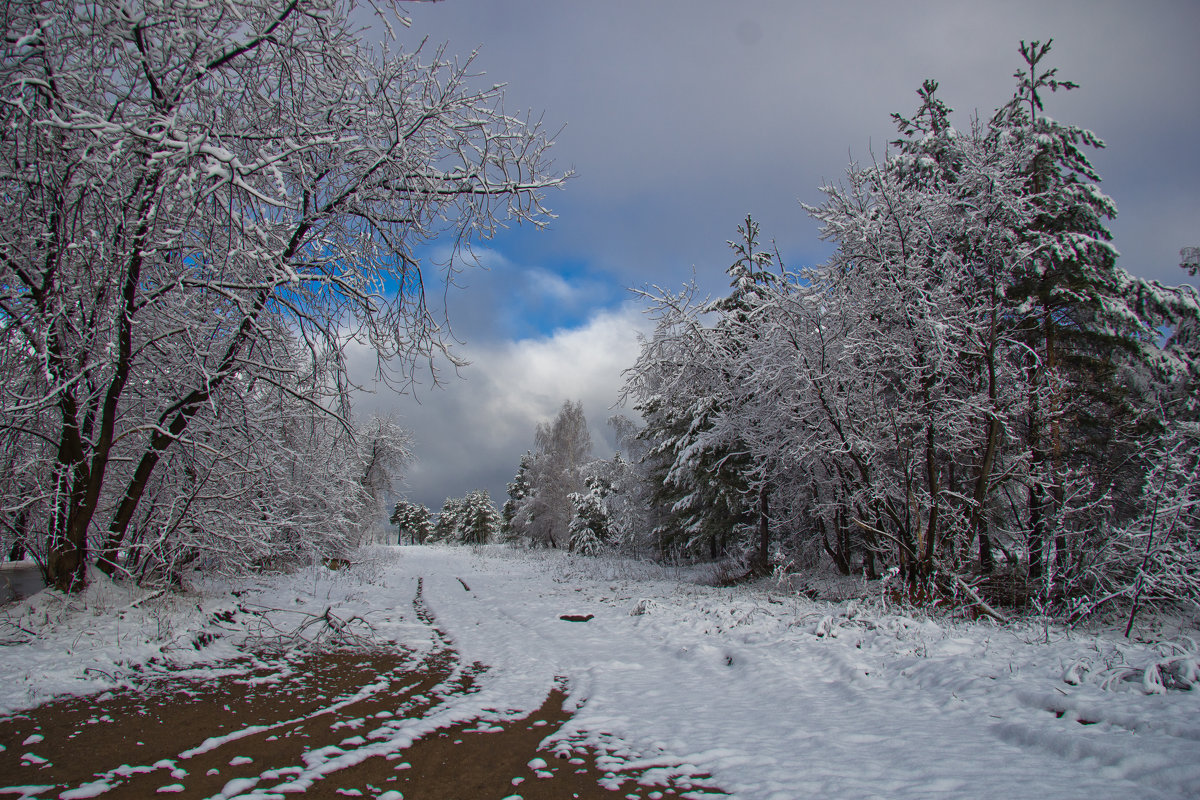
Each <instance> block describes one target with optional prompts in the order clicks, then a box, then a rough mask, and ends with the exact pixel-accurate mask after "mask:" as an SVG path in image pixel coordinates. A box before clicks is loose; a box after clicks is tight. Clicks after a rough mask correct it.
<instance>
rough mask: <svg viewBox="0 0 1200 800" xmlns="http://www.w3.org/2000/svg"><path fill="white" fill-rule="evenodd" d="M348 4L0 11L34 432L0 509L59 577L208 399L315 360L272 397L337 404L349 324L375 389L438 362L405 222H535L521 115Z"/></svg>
mask: <svg viewBox="0 0 1200 800" xmlns="http://www.w3.org/2000/svg"><path fill="white" fill-rule="evenodd" d="M352 9H353V4H352V3H350V2H346V1H344V0H295V1H294V2H287V3H276V2H270V0H228V1H227V2H222V3H216V4H213V3H191V2H182V1H179V2H176V0H167V2H154V3H150V2H141V1H140V0H135V1H134V2H130V3H84V4H63V3H57V2H49V1H48V0H47V1H44V2H43V1H39V0H28V1H25V2H15V3H9V4H6V5H5V6H4V7H3V11H0V24H3V27H4V34H5V35H4V42H5V44H4V45H3V47H4V58H3V63H2V66H0V86H2V88H0V93H2V95H0V98H2V102H0V165H2V166H0V182H3V184H4V186H5V187H6V188H5V191H4V192H3V193H2V196H0V239H2V240H3V241H4V243H5V253H4V258H3V259H0V287H2V288H0V325H2V326H3V328H4V330H5V331H6V337H5V339H6V342H5V344H4V346H5V348H6V350H7V351H8V352H7V353H6V356H5V358H4V359H0V364H2V365H3V366H4V367H5V368H7V369H10V370H18V371H17V372H10V373H8V374H6V375H5V380H4V381H3V383H4V384H5V388H4V391H3V393H2V394H0V416H2V417H3V423H4V426H5V427H6V428H8V429H11V430H19V431H23V432H25V435H28V436H33V435H36V436H38V437H40V438H41V440H42V441H45V442H48V443H49V446H50V448H51V450H52V455H51V458H52V461H51V465H50V466H49V468H48V469H47V470H46V472H47V474H46V475H44V476H39V479H38V480H39V485H38V486H37V487H36V489H35V491H36V492H37V499H36V501H33V502H31V501H30V500H29V499H28V498H27V499H24V500H22V499H20V498H19V497H17V496H13V495H9V496H6V498H5V500H4V506H5V509H4V513H5V516H6V518H7V517H13V518H14V519H17V518H19V517H20V514H21V513H22V511H25V512H27V513H28V514H36V515H37V516H38V518H36V519H33V520H30V522H31V525H32V529H34V530H40V531H48V532H49V538H48V544H47V546H46V548H45V550H46V558H47V561H46V566H47V569H48V572H49V576H50V578H51V580H52V581H53V582H54V583H55V584H56V585H58V586H59V587H61V588H64V589H65V588H77V587H78V586H79V585H81V584H82V582H83V579H84V574H85V563H86V561H87V559H88V553H89V549H90V545H89V537H99V539H101V540H103V542H104V543H103V544H102V545H100V547H101V549H104V550H106V551H116V550H119V549H120V548H121V547H123V546H124V545H125V544H126V543H127V541H128V537H129V536H130V531H131V526H132V525H134V524H135V520H137V519H139V516H140V515H143V514H144V513H145V511H146V509H145V508H144V507H143V503H144V502H147V501H148V494H147V493H148V491H149V490H150V488H151V486H152V485H153V484H154V483H155V482H156V481H158V480H160V475H159V473H160V472H162V471H164V470H165V469H166V468H167V464H168V463H169V462H170V461H171V459H172V458H173V457H174V451H175V450H176V449H178V448H179V447H180V446H181V445H183V444H184V443H187V444H188V446H190V447H193V448H194V449H195V450H196V452H199V451H200V450H203V449H204V448H205V447H207V446H208V445H207V444H206V443H205V439H206V437H207V436H208V434H207V433H206V432H203V431H201V430H200V429H201V428H204V427H212V426H213V425H216V423H215V422H212V420H213V419H215V417H217V416H218V415H222V414H225V413H226V412H228V415H229V416H228V417H226V418H224V419H223V420H222V422H221V423H220V425H221V426H226V425H228V424H231V423H232V420H234V419H235V418H236V417H237V416H238V414H239V413H241V410H240V409H237V408H235V407H232V406H230V404H236V403H237V402H239V401H240V400H242V399H246V398H251V397H253V396H254V395H255V394H256V393H259V392H261V391H263V387H269V386H274V387H278V388H279V389H280V390H281V391H290V392H295V386H294V381H295V373H296V371H297V370H298V371H299V372H300V373H301V374H304V373H306V372H308V373H311V372H312V371H313V370H312V365H314V364H317V363H322V364H324V365H325V366H326V367H328V368H331V369H332V370H333V372H334V373H335V375H334V379H333V380H332V381H331V382H330V383H328V384H326V386H327V387H328V388H330V389H332V390H333V391H332V395H330V396H323V397H320V398H313V397H310V396H309V395H308V394H306V393H305V392H296V393H295V396H297V397H300V398H304V399H306V400H309V401H311V402H314V403H315V404H316V407H317V408H319V409H321V410H322V411H323V412H324V413H330V414H340V415H341V417H342V419H343V420H348V419H349V413H348V408H347V406H346V402H345V400H346V397H345V393H344V390H345V389H346V382H345V380H344V360H343V358H342V355H341V353H342V348H343V347H344V346H345V344H346V343H347V342H349V341H353V340H361V341H365V342H367V343H368V344H369V345H370V346H371V347H372V349H374V351H375V352H377V353H378V354H379V359H380V365H381V369H382V370H383V373H384V375H385V377H386V378H387V379H388V380H389V381H390V382H392V383H394V384H399V385H403V384H404V383H405V382H406V381H407V380H408V379H409V378H411V376H412V374H413V370H415V369H417V368H418V367H420V366H421V365H422V364H426V365H428V364H431V363H433V359H434V358H435V357H437V356H439V355H447V356H450V354H449V350H448V347H447V345H446V340H445V339H444V338H443V332H444V331H445V330H446V327H445V325H444V324H442V320H440V319H439V318H438V317H437V315H436V314H434V313H433V312H432V311H431V309H430V308H429V307H428V306H427V305H426V303H425V287H426V284H427V282H428V281H430V280H431V278H432V276H431V272H430V270H428V269H426V268H425V266H424V265H423V264H422V263H421V262H420V261H419V260H418V258H417V253H418V251H419V248H420V246H421V245H422V244H423V243H424V242H427V241H429V240H430V239H431V238H433V237H435V236H437V235H438V234H440V233H442V232H449V234H450V238H451V240H452V241H455V242H467V241H469V240H470V239H472V238H474V237H487V236H489V235H490V234H491V233H492V232H493V231H494V230H495V227H496V226H497V225H498V224H500V223H502V222H503V221H505V220H517V221H526V220H527V221H531V222H533V223H535V224H538V223H540V222H541V221H542V220H544V219H545V218H546V215H545V210H544V208H543V206H542V196H543V192H544V191H545V190H547V189H549V188H551V187H554V186H557V185H558V184H559V183H560V182H561V177H560V176H557V175H554V174H552V173H551V171H550V169H549V167H548V162H547V160H546V152H547V148H548V147H549V146H550V141H549V139H548V138H547V137H546V136H545V135H544V133H543V132H542V131H541V130H540V129H539V128H538V126H537V125H535V124H529V123H527V122H526V121H525V120H522V119H520V118H518V117H515V116H513V115H510V114H507V113H505V112H504V110H503V108H502V106H501V100H502V97H501V91H502V90H501V88H500V87H499V86H498V85H494V84H492V83H491V82H489V83H488V84H487V85H486V87H485V88H480V89H477V88H475V87H474V86H472V83H471V75H472V73H473V71H474V69H475V68H474V67H473V65H472V63H471V59H466V60H463V61H458V60H454V59H452V58H450V57H448V56H447V54H446V53H445V52H444V51H443V50H441V49H428V48H424V47H422V48H418V49H417V50H415V51H402V50H399V49H397V48H395V47H393V46H388V47H375V46H368V45H367V43H366V42H365V41H364V40H363V38H362V33H361V32H360V30H359V27H358V23H357V22H354V21H353V20H352V19H351V12H352ZM380 13H383V14H385V15H386V14H387V13H389V12H388V11H386V10H385V9H384V8H382V7H381V8H380ZM291 340H296V341H298V342H299V343H300V344H301V346H300V347H299V348H292V347H290V344H289V342H290V341H291ZM285 351H286V353H285ZM296 357H301V358H303V359H306V360H307V361H308V363H309V365H310V366H309V367H308V368H305V367H303V366H302V365H300V364H297V363H296V361H295V358H296ZM450 357H451V358H453V356H450ZM22 361H24V362H25V366H24V367H22ZM22 369H23V370H24V371H23V372H22V371H20V370H22ZM22 375H25V376H30V377H32V380H24V381H23V380H21V376H22ZM234 384H240V386H238V387H234ZM206 417H207V418H209V422H207V423H206V422H203V419H204V418H206ZM35 421H36V424H35ZM257 425H258V422H257V421H255V422H254V423H253V425H252V427H257ZM243 438H247V437H243ZM14 446H15V447H17V452H21V453H28V452H31V451H30V448H29V447H28V446H26V445H25V443H24V442H23V441H22V442H21V443H18V444H16V445H14ZM180 468H181V469H182V470H183V471H184V474H186V467H185V466H183V465H182V464H181V466H180ZM227 513H231V514H233V515H234V516H232V517H226V522H225V523H224V524H226V525H227V526H229V528H230V529H231V530H232V529H235V528H236V527H237V526H238V525H239V524H241V522H243V521H245V518H241V514H242V512H240V511H237V510H236V506H233V505H230V506H229V507H228V508H227ZM244 513H245V514H247V515H253V514H255V513H257V512H256V511H255V510H252V509H251V508H249V507H245V508H244ZM246 518H250V517H246ZM213 521H214V522H215V521H216V520H213ZM108 563H111V560H110V561H109V562H108Z"/></svg>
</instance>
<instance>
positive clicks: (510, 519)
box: [500, 450, 533, 544]
mask: <svg viewBox="0 0 1200 800" xmlns="http://www.w3.org/2000/svg"><path fill="white" fill-rule="evenodd" d="M532 466H533V453H532V452H531V451H529V450H526V451H525V453H524V454H523V455H522V456H521V462H520V464H519V465H518V466H517V474H516V475H515V476H514V477H513V479H512V482H511V483H509V484H508V499H507V500H505V501H504V508H502V509H501V511H500V516H501V522H500V536H501V537H502V538H503V539H504V541H506V542H509V543H510V544H511V543H513V542H516V541H517V540H518V539H520V537H521V532H520V531H519V530H518V529H517V527H516V526H515V525H514V522H515V520H516V517H517V512H518V511H519V510H520V508H521V505H522V504H523V503H524V502H525V500H526V499H527V498H528V497H529V496H530V494H531V493H532V492H533V484H532V483H531V482H530V478H529V471H530V469H531V468H532Z"/></svg>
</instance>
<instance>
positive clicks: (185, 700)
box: [0, 595, 720, 800]
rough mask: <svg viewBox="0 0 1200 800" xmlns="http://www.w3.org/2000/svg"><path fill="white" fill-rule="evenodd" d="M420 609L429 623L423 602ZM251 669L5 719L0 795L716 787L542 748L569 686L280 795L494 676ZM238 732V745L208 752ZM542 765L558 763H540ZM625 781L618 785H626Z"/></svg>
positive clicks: (343, 662) (400, 654)
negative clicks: (646, 779) (519, 715)
mask: <svg viewBox="0 0 1200 800" xmlns="http://www.w3.org/2000/svg"><path fill="white" fill-rule="evenodd" d="M414 605H415V606H416V608H417V611H418V617H420V618H422V620H423V621H426V622H427V623H429V624H431V627H432V620H431V619H429V617H428V614H427V613H426V612H425V609H424V608H423V607H422V606H421V604H420V596H419V595H418V598H417V600H416V602H415V603H414ZM435 633H437V632H436V631H435ZM438 638H441V637H440V634H439V636H438ZM240 666H241V667H242V668H243V671H242V672H240V674H238V675H236V676H233V677H226V678H221V679H218V680H209V681H207V682H199V681H197V680H194V679H190V678H188V677H187V676H186V674H183V673H174V674H173V673H167V674H165V675H162V676H158V677H154V678H147V679H146V680H144V681H143V682H142V683H141V685H139V686H138V687H137V688H135V689H126V690H121V691H114V692H106V693H104V694H100V695H94V696H91V697H83V698H68V699H62V700H57V701H53V702H50V703H47V704H45V705H42V706H40V707H38V708H35V709H32V710H30V711H26V712H23V713H20V714H16V715H13V716H11V717H8V718H0V744H3V746H4V749H3V750H2V751H0V795H4V796H13V795H16V796H21V797H29V798H35V797H36V798H52V797H53V798H59V797H61V796H62V795H63V793H64V792H70V791H71V790H79V789H81V787H83V788H85V790H86V788H89V787H88V784H92V783H93V782H95V781H104V783H105V784H106V785H107V787H108V788H107V790H106V791H104V793H103V794H102V795H100V796H102V797H104V798H111V799H112V800H121V799H123V798H148V797H178V798H208V797H213V796H214V795H221V796H224V797H233V796H236V795H238V794H240V793H242V792H250V791H252V790H254V789H258V790H259V791H260V792H266V791H269V790H271V789H272V788H273V787H280V788H278V789H275V791H276V792H288V793H289V794H290V793H292V792H300V791H303V793H304V794H305V795H307V796H312V797H318V798H325V797H328V798H343V797H347V796H349V797H367V798H372V797H379V796H380V795H384V794H385V793H387V792H399V793H400V794H401V795H402V796H403V797H404V798H407V800H414V799H417V798H419V799H420V800H451V799H455V800H458V799H461V800H500V798H506V797H511V796H513V795H516V796H519V797H520V798H523V800H558V798H604V800H611V798H615V797H638V798H647V800H651V799H653V798H666V797H676V796H678V795H679V794H680V793H681V792H688V795H689V796H704V793H705V792H704V790H702V789H701V787H700V786H698V785H696V782H697V781H699V782H700V783H701V784H704V783H706V782H707V781H705V779H706V778H707V777H708V776H706V775H693V776H683V777H679V778H676V779H674V780H673V781H672V782H671V783H670V784H669V785H659V786H642V785H639V784H638V782H637V780H638V778H639V777H641V776H639V775H636V774H628V773H619V774H615V775H614V773H612V772H608V773H605V772H604V771H602V770H601V769H599V768H598V767H597V765H596V754H595V753H594V752H592V751H590V750H588V749H586V748H584V747H578V746H577V747H574V748H573V749H572V750H570V751H566V750H564V749H563V748H561V747H560V751H561V756H562V757H556V755H555V753H552V752H547V751H539V745H540V744H541V743H542V741H543V740H544V739H545V738H546V737H547V736H549V735H551V734H552V733H554V732H556V731H558V730H559V729H560V728H561V727H562V725H563V724H564V723H565V722H566V721H567V720H568V719H569V718H570V715H569V714H568V713H566V712H564V711H563V710H562V704H563V700H564V695H563V693H562V692H561V691H560V690H559V689H555V690H554V691H553V692H551V694H550V696H549V697H548V698H547V699H546V701H545V703H544V704H543V705H542V707H541V708H540V709H538V710H537V711H536V712H534V713H533V714H531V715H529V716H528V717H526V718H524V719H520V720H515V721H508V722H504V723H500V724H490V723H489V724H483V725H481V724H479V723H478V722H472V723H467V724H459V725H454V726H452V727H446V728H443V729H442V730H439V731H437V732H436V733H433V734H430V735H428V736H426V737H425V738H423V739H420V740H418V741H416V742H414V743H413V744H411V746H409V747H407V748H404V747H402V746H401V745H396V746H395V747H394V748H391V747H385V748H382V749H381V751H380V752H378V753H377V754H375V755H372V756H370V757H368V758H366V759H364V760H361V761H359V762H358V763H354V764H352V765H349V766H346V767H344V768H341V769H338V770H336V771H330V772H329V773H327V774H326V775H325V776H324V777H322V778H318V779H317V780H316V781H315V782H313V783H311V785H308V786H306V787H303V786H293V787H289V788H286V789H285V788H283V787H282V786H281V785H282V784H285V783H287V782H288V781H289V780H290V779H292V778H293V777H295V776H297V775H298V774H299V772H300V771H301V769H302V768H303V767H304V766H305V765H306V763H307V761H306V757H307V758H308V759H311V758H312V757H313V754H314V753H315V751H318V750H320V749H321V748H329V747H332V748H338V750H337V751H332V752H334V754H335V755H336V754H337V753H338V752H345V753H353V752H354V751H355V750H356V749H357V748H361V747H372V746H374V747H378V746H379V742H380V741H381V739H380V738H378V737H379V736H383V737H384V739H386V738H387V736H386V734H387V733H389V732H391V730H392V728H391V727H389V726H395V725H398V724H399V722H400V721H402V720H405V719H415V718H420V717H422V716H425V715H429V714H431V713H435V712H437V711H439V710H441V709H444V707H445V703H446V701H447V700H448V699H450V698H454V697H461V696H463V695H465V694H469V693H471V692H474V691H476V689H477V686H476V679H477V677H478V676H479V675H480V674H481V673H482V672H484V671H485V669H486V668H484V667H483V666H481V665H478V664H476V665H470V666H465V667H464V666H463V665H461V664H460V663H459V662H458V658H457V654H455V653H454V651H453V650H451V649H449V648H448V647H443V648H440V649H438V650H437V651H435V652H434V653H433V654H431V655H427V656H425V657H423V658H414V657H413V655H412V654H411V653H408V652H406V651H404V650H402V649H400V648H375V649H369V650H367V649H336V650H324V651H312V650H300V651H296V652H293V653H291V654H275V655H271V656H266V655H262V654H260V655H258V656H248V657H247V661H246V662H244V663H243V664H241V665H240ZM372 686H373V687H374V691H372V692H369V693H367V692H364V689H366V688H367V687H372ZM360 695H361V696H360ZM255 726H258V727H255ZM480 728H483V729H486V732H485V731H484V730H478V729H480ZM374 731H378V732H379V733H378V734H377V735H376V737H372V732H374ZM235 732H237V733H238V734H239V735H238V736H237V737H236V738H232V739H230V740H226V741H223V742H220V743H211V746H208V747H203V748H202V747H201V745H202V744H204V743H205V742H206V740H208V739H209V738H210V737H217V736H223V735H229V734H232V733H235ZM38 737H41V738H38ZM196 750H199V752H192V751H196ZM534 758H541V759H542V760H543V761H545V762H546V766H545V767H544V768H542V769H534V768H531V767H530V766H529V762H530V761H531V760H532V759H534ZM351 760H353V759H351ZM614 778H616V779H621V780H622V783H621V785H620V786H619V787H618V786H617V785H616V782H615V781H614ZM605 779H607V780H605ZM235 780H238V781H239V782H238V783H236V784H233V785H231V784H230V782H231V781H235ZM601 780H605V783H606V785H607V786H609V787H611V788H607V789H606V788H604V787H602V786H601V784H600V781H601ZM19 787H24V790H22V788H19ZM95 788H100V787H98V786H97V787H95ZM708 791H709V792H712V796H714V797H715V796H718V795H719V794H720V793H719V792H716V791H715V790H711V789H710V790H708ZM79 796H83V795H82V794H81V795H79ZM87 796H91V795H90V794H88V795H87ZM268 796H271V795H268ZM273 796H275V797H284V796H285V795H284V794H282V793H280V794H275V795H273ZM387 797H390V798H395V795H394V794H393V795H387Z"/></svg>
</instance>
